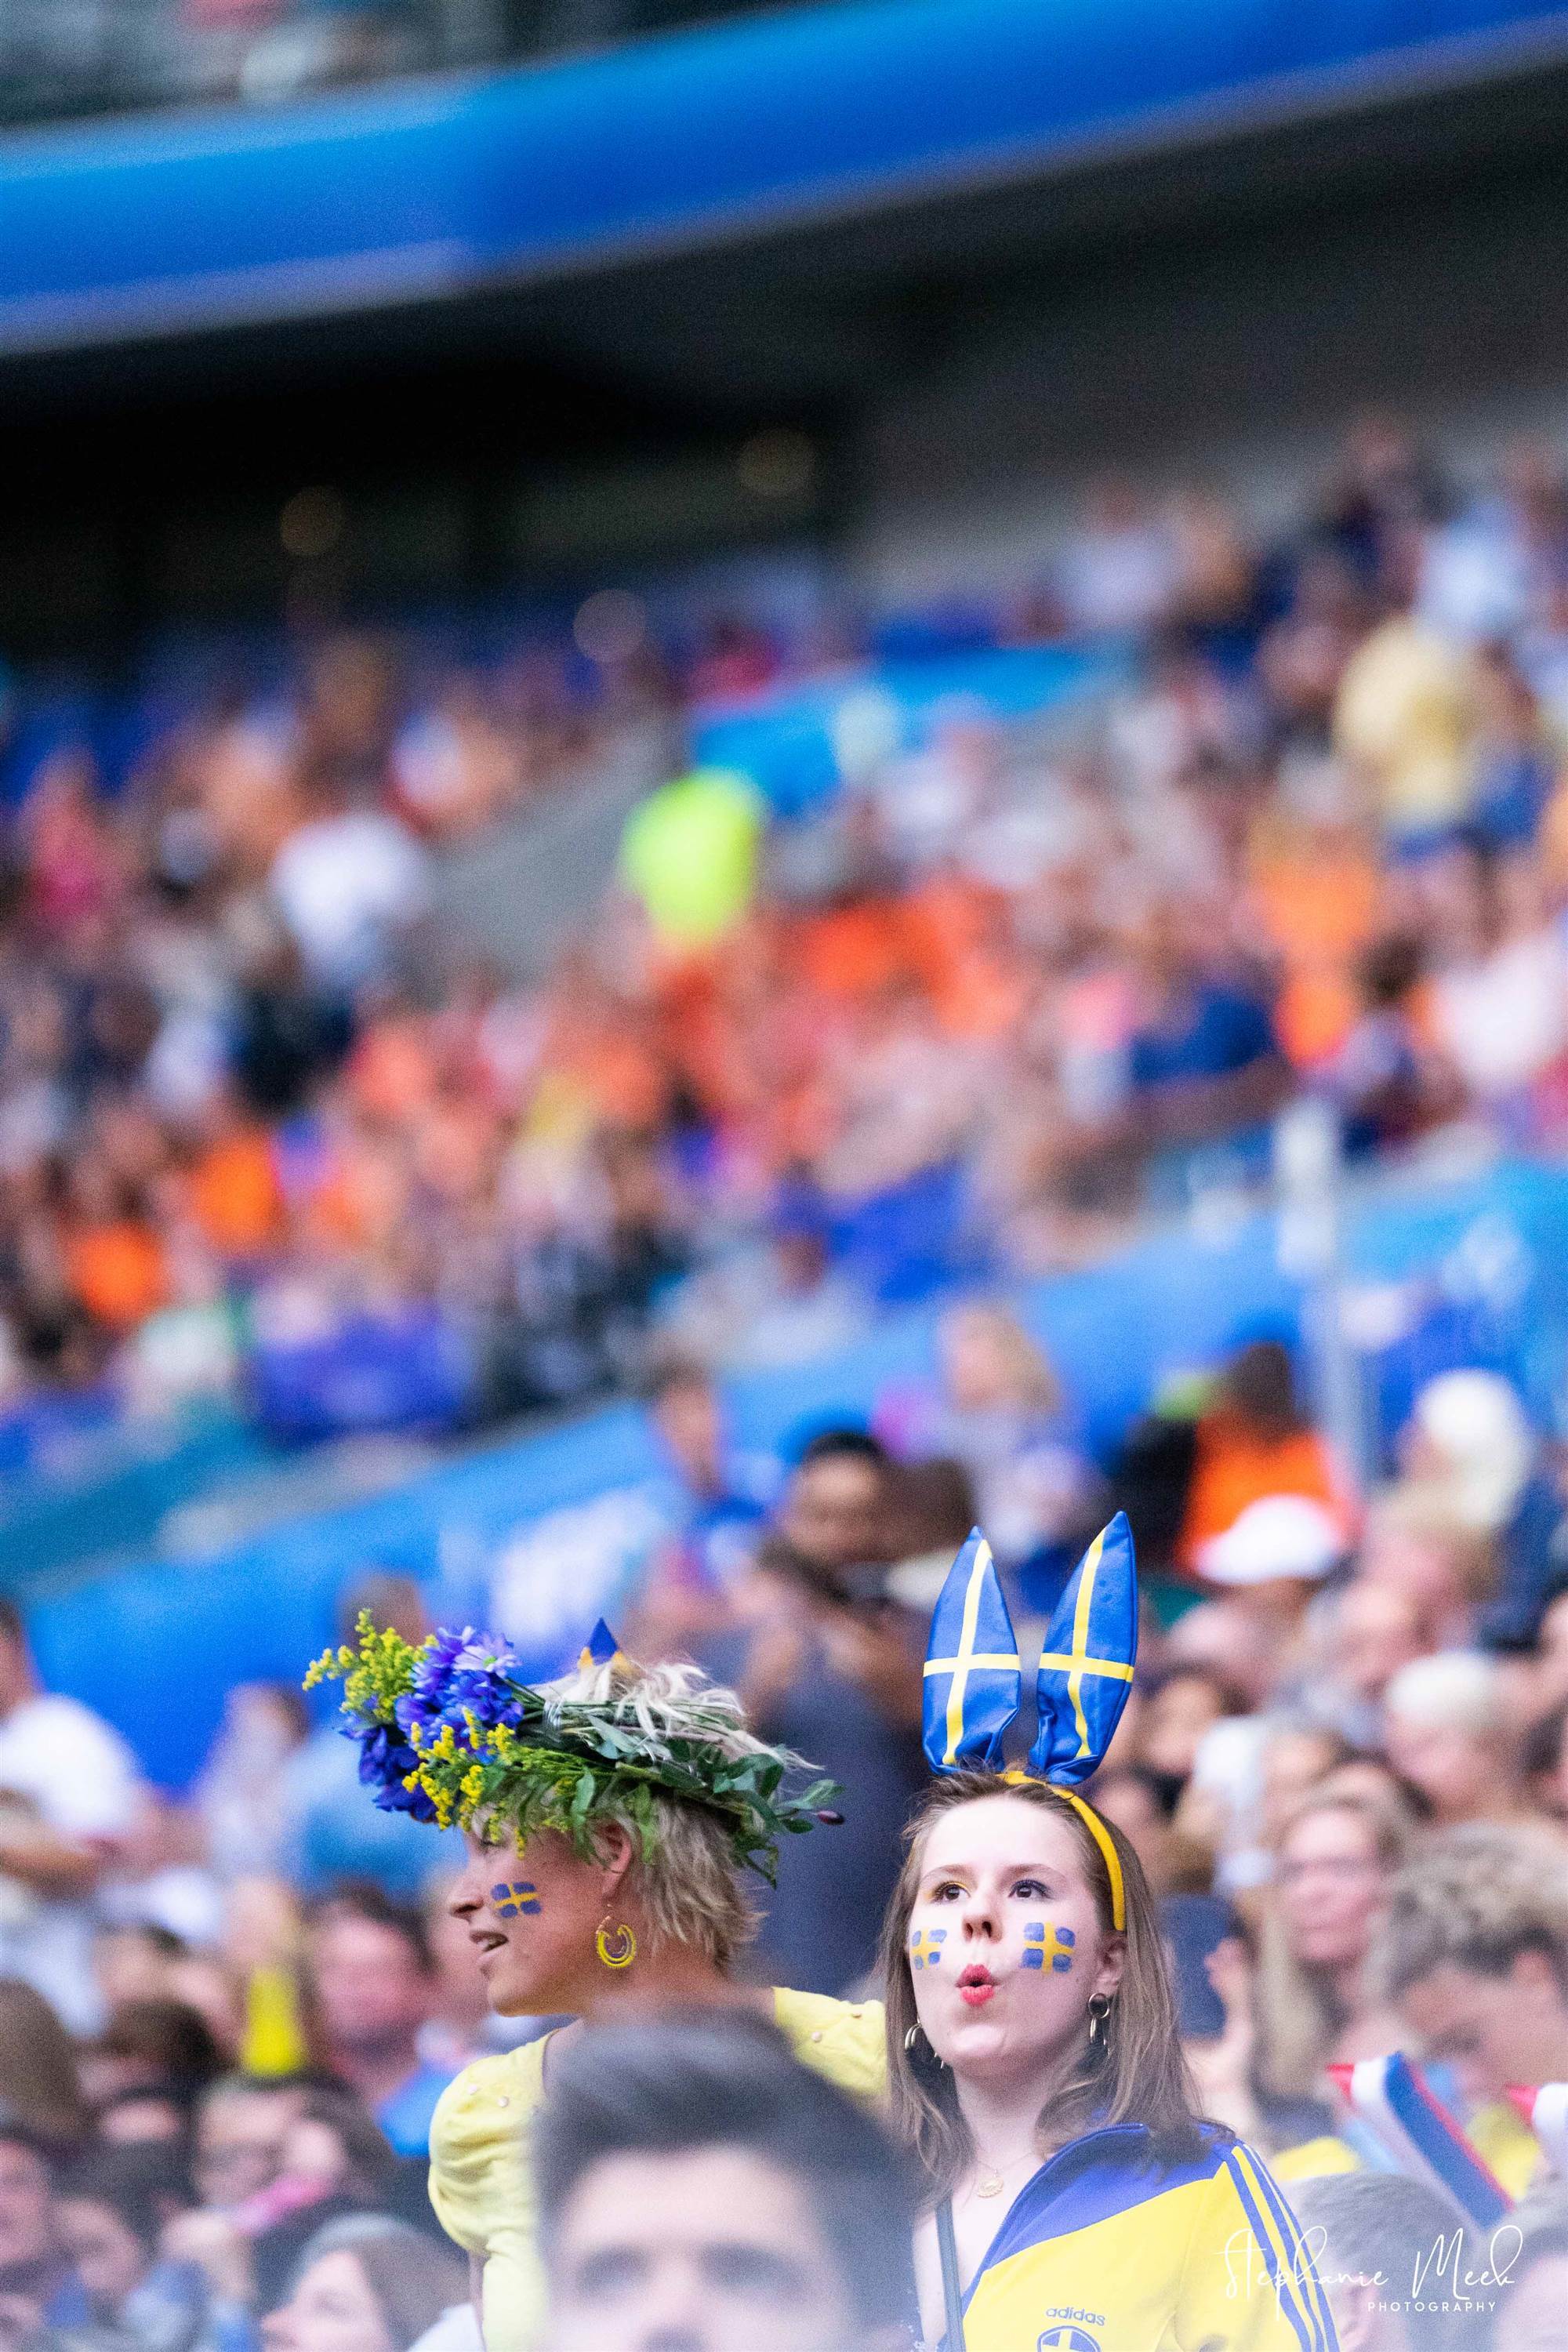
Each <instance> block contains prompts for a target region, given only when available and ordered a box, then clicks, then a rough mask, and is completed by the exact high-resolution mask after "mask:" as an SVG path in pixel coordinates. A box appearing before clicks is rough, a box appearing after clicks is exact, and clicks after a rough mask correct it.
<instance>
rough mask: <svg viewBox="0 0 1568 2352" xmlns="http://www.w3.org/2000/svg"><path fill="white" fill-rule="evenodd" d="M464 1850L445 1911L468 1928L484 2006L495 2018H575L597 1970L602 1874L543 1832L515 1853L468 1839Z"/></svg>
mask: <svg viewBox="0 0 1568 2352" xmlns="http://www.w3.org/2000/svg"><path fill="white" fill-rule="evenodd" d="M465 1843H466V1844H467V1847H468V1864H467V1866H466V1867H465V1869H464V1871H463V1873H462V1875H461V1876H460V1877H459V1878H458V1883H457V1885H455V1886H454V1887H453V1889H452V1894H451V1898H450V1903H451V1910H452V1914H453V1916H454V1917H455V1918H458V1919H460V1920H461V1921H462V1922H463V1924H464V1926H465V1927H467V1929H468V1935H469V1937H470V1938H471V1942H472V1948H473V1950H474V1952H475V1954H476V1955H477V1959H478V1966H479V1974H480V1975H481V1976H482V1977H483V1979H484V1980H485V1986H486V1990H487V1991H488V1993H489V2005H490V2007H491V2008H492V2009H493V2010H494V2011H496V2012H497V2013H498V2015H500V2016H501V2017H547V2016H560V2015H575V2014H576V2012H577V2011H579V2010H580V2009H581V2008H582V2006H583V1992H584V1981H585V1980H586V1981H588V1982H592V1975H591V1972H592V1971H593V1970H595V1969H598V1967H599V1962H598V1960H597V1958H595V1950H594V1937H595V1930H596V1929H597V1927H598V1926H599V1923H600V1921H601V1920H602V1919H603V1918H604V1916H605V1875H604V1872H603V1871H602V1870H600V1869H598V1868H597V1867H595V1864H592V1863H587V1862H584V1860H583V1859H582V1857H581V1856H580V1855H579V1854H577V1853H574V1851H573V1849H572V1847H571V1845H570V1844H569V1843H568V1842H567V1840H566V1839H565V1838H563V1837H557V1836H556V1835H554V1834H553V1832H548V1831H547V1832H543V1833H542V1835H540V1836H538V1837H533V1838H530V1839H529V1841H528V1843H527V1845H526V1846H525V1847H523V1848H521V1850H520V1849H519V1848H518V1847H517V1846H515V1845H512V1844H505V1843H503V1844H500V1845H487V1844H486V1843H484V1842H483V1840H482V1839H480V1838H479V1837H477V1836H475V1835H474V1834H473V1832H469V1833H468V1836H467V1837H466V1839H465ZM617 1916H619V1915H617Z"/></svg>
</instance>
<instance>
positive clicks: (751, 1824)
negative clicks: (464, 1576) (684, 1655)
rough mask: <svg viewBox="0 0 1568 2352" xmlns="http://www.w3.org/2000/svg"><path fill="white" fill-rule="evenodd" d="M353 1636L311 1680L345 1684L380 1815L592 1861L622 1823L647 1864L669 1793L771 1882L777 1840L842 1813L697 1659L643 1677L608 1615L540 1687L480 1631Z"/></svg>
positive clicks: (347, 1726) (328, 1655)
mask: <svg viewBox="0 0 1568 2352" xmlns="http://www.w3.org/2000/svg"><path fill="white" fill-rule="evenodd" d="M355 1633H356V1644H355V1646H354V1647H353V1648H350V1647H348V1646H347V1645H345V1646H344V1647H342V1648H341V1649H338V1650H328V1651H326V1652H324V1653H323V1654H322V1655H321V1657H319V1658H318V1659H317V1660H316V1661H315V1663H314V1664H313V1665H312V1666H311V1667H310V1672H309V1673H308V1674H307V1675H306V1677H305V1687H306V1689H307V1690H310V1689H311V1688H313V1687H314V1685H316V1684H318V1683H321V1682H341V1683H342V1685H343V1696H342V1713H343V1715H344V1716H345V1717H346V1718H347V1720H346V1721H345V1723H344V1724H343V1726H342V1728H343V1730H344V1732H345V1733H346V1734H347V1736H348V1737H349V1738H352V1739H357V1740H358V1742H359V1748H360V1762H359V1776H360V1779H361V1780H363V1782H364V1783H365V1785H366V1786H367V1787H368V1788H370V1789H371V1790H374V1796H375V1802H376V1803H377V1805H379V1806H380V1807H381V1809H382V1811H384V1812H394V1813H410V1814H412V1815H413V1817H414V1819H415V1820H416V1821H421V1822H434V1823H435V1824H436V1825H437V1827H438V1828H440V1829H450V1828H451V1827H452V1826H453V1824H454V1823H456V1824H457V1825H458V1827H459V1828H461V1829H472V1830H475V1831H477V1832H478V1833H479V1835H480V1836H482V1837H485V1838H487V1839H489V1840H490V1841H492V1842H495V1841H499V1840H500V1838H501V1837H503V1836H510V1837H514V1838H515V1839H516V1840H517V1842H518V1843H519V1844H520V1845H521V1844H523V1843H526V1841H527V1840H528V1839H529V1838H530V1837H532V1836H534V1835H536V1834H537V1833H538V1832H540V1831H542V1830H554V1831H556V1832H559V1833H560V1834H561V1835H563V1836H564V1837H567V1838H570V1840H571V1841H572V1843H573V1845H574V1847H575V1848H576V1850H577V1851H578V1853H582V1854H584V1855H589V1854H591V1853H592V1852H593V1849H594V1834H595V1830H596V1829H599V1828H601V1827H603V1826H604V1825H605V1824H606V1823H609V1822H616V1823H617V1824H619V1825H621V1826H623V1827H625V1828H627V1829H629V1830H631V1831H632V1832H634V1833H635V1834H636V1835H637V1838H638V1839H639V1841H640V1843H641V1846H642V1851H643V1855H644V1858H645V1860H646V1859H647V1857H648V1856H649V1855H651V1854H652V1853H653V1852H654V1850H655V1848H656V1846H657V1844H658V1814H657V1811H656V1809H655V1805H654V1799H655V1797H656V1796H658V1795H663V1796H666V1797H674V1798H677V1799H679V1801H682V1802H683V1803H686V1804H690V1805H700V1806H701V1807H702V1809H703V1810H704V1811H707V1812H710V1813H717V1814H718V1815H719V1816H720V1818H721V1820H722V1821H723V1822H724V1824H725V1826H726V1828H727V1830H728V1832H729V1836H730V1846H731V1853H733V1855H734V1858H735V1861H736V1862H737V1863H738V1864H740V1865H741V1866H742V1868H750V1869H752V1870H756V1871H758V1872H760V1873H761V1874H762V1875H763V1877H764V1878H765V1879H766V1880H767V1881H768V1882H769V1884H770V1885H772V1884H773V1875H774V1850H775V1848H776V1846H777V1844H778V1841H779V1838H780V1837H781V1836H782V1835H784V1834H786V1833H794V1832H801V1831H804V1830H808V1829H810V1828H811V1827H812V1825H813V1823H814V1822H818V1821H826V1822H837V1821H838V1820H839V1819H841V1816H840V1815H838V1814H837V1813H834V1812H830V1811H826V1810H824V1809H825V1807H826V1801H827V1800H828V1799H829V1798H830V1797H832V1796H835V1795H836V1794H837V1783H836V1782H834V1781H832V1780H816V1781H814V1782H813V1783H812V1784H811V1786H810V1787H809V1788H807V1789H805V1790H802V1791H801V1792H800V1793H799V1794H798V1795H790V1794H786V1793H785V1792H784V1786H783V1784H784V1778H785V1776H786V1774H788V1773H791V1772H794V1771H796V1770H801V1769H809V1768H807V1767H805V1765H804V1763H803V1759H801V1758H800V1757H798V1756H795V1755H794V1754H793V1753H792V1752H791V1751H790V1750H789V1749H788V1748H769V1747H766V1746H764V1745H763V1742H762V1741H761V1740H759V1739H754V1738H752V1735H751V1733H750V1732H749V1731H748V1730H747V1729H746V1727H745V1723H744V1719H743V1717H742V1713H741V1706H740V1701H739V1700H738V1699H737V1698H735V1696H733V1694H732V1693H731V1692H730V1691H727V1690H723V1689H721V1688H719V1687H717V1686H716V1685H712V1684H710V1683H708V1682H706V1681H705V1679H704V1678H703V1677H702V1676H701V1675H700V1674H699V1673H698V1670H697V1669H696V1668H695V1667H693V1666H668V1667H663V1668H660V1669H658V1670H656V1671H655V1673H654V1674H653V1675H646V1674H645V1673H644V1670H643V1669H642V1668H641V1667H639V1666H637V1665H634V1664H632V1663H631V1662H630V1661H629V1660H628V1659H626V1657H624V1656H623V1655H622V1654H621V1651H620V1649H619V1647H618V1646H617V1644H616V1638H615V1636H614V1634H613V1633H611V1632H610V1631H609V1628H608V1627H607V1626H606V1625H605V1622H604V1621H603V1620H602V1619H601V1620H600V1622H599V1623H598V1624H597V1625H596V1626H595V1629H594V1633H593V1636H592V1638H591V1639H590V1641H589V1643H588V1645H587V1647H586V1648H585V1649H584V1652H583V1654H582V1656H581V1658H580V1659H579V1661H578V1675H577V1676H576V1677H574V1678H573V1681H572V1682H571V1683H566V1684H556V1685H546V1686H544V1687H543V1688H542V1689H536V1688H535V1687H533V1685H531V1684H528V1683H525V1682H524V1681H522V1680H521V1676H520V1675H519V1673H518V1665H517V1659H516V1657H515V1655H514V1654H513V1653H512V1652H511V1651H510V1649H509V1648H508V1647H507V1645H506V1643H504V1642H500V1641H498V1640H496V1639H495V1638H494V1637H493V1636H492V1635H489V1634H485V1633H475V1632H474V1631H473V1629H472V1628H471V1627H465V1628H464V1630H463V1631H462V1632H461V1633H455V1632H442V1633H433V1634H431V1635H430V1637H429V1639H428V1640H427V1641H425V1642H422V1643H418V1644H416V1643H411V1642H405V1640H404V1639H403V1636H402V1635H401V1634H400V1633H393V1632H391V1631H390V1630H381V1629H378V1628H377V1626H376V1625H375V1623H374V1621H373V1620H372V1618H371V1617H370V1615H369V1614H368V1612H362V1614H361V1616H360V1620H359V1623H358V1625H357V1626H356V1628H355Z"/></svg>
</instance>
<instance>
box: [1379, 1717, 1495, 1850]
mask: <svg viewBox="0 0 1568 2352" xmlns="http://www.w3.org/2000/svg"><path fill="white" fill-rule="evenodd" d="M1384 1748H1385V1749H1386V1751H1387V1755H1388V1760H1389V1762H1390V1764H1392V1765H1393V1767H1394V1770H1395V1771H1396V1772H1397V1773H1399V1774H1400V1775H1401V1777H1402V1778H1403V1779H1405V1780H1408V1781H1409V1782H1410V1784H1411V1786H1412V1787H1413V1788H1416V1789H1419V1790H1420V1791H1421V1793H1422V1795H1423V1796H1424V1797H1425V1798H1426V1801H1427V1802H1428V1803H1429V1804H1430V1806H1431V1808H1432V1811H1433V1814H1434V1816H1435V1818H1436V1821H1437V1822H1439V1823H1444V1822H1464V1821H1469V1820H1472V1819H1474V1818H1475V1817H1476V1816H1478V1815H1479V1814H1484V1813H1485V1812H1486V1811H1488V1810H1489V1808H1491V1807H1492V1806H1494V1805H1495V1803H1496V1801H1497V1800H1498V1797H1499V1795H1500V1793H1501V1792H1502V1791H1503V1790H1506V1788H1507V1786H1508V1782H1509V1771H1508V1765H1507V1759H1506V1758H1505V1757H1504V1755H1503V1753H1502V1751H1501V1748H1500V1745H1499V1743H1498V1741H1497V1740H1495V1739H1492V1738H1487V1737H1485V1736H1484V1735H1483V1734H1481V1733H1480V1732H1478V1731H1471V1730H1467V1729H1466V1727H1464V1726H1463V1725H1462V1724H1458V1723H1433V1722H1429V1721H1427V1720H1426V1719H1424V1718H1422V1717H1411V1716H1404V1715H1395V1714H1391V1715H1390V1716H1389V1717H1388V1721H1387V1724H1386V1726H1385V1727H1384Z"/></svg>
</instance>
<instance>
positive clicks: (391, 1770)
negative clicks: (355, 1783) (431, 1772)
mask: <svg viewBox="0 0 1568 2352" xmlns="http://www.w3.org/2000/svg"><path fill="white" fill-rule="evenodd" d="M343 1729H344V1730H345V1731H346V1732H347V1733H348V1735H349V1737H350V1738H352V1739H357V1740H358V1741H359V1777H360V1780H362V1782H363V1785H364V1786H365V1787H366V1788H367V1789H369V1790H373V1791H374V1801H375V1804H376V1807H377V1810H378V1811H381V1812H384V1813H411V1814H412V1815H413V1817H414V1819H415V1820H416V1822H433V1821H434V1820H435V1818H436V1808H435V1806H434V1805H433V1804H432V1803H431V1802H430V1800H429V1798H428V1797H427V1796H426V1793H425V1791H424V1790H423V1789H420V1788H417V1787H416V1788H413V1789H408V1788H405V1786H404V1782H405V1780H406V1778H407V1776H408V1774H409V1773H411V1772H412V1771H413V1769H414V1768H415V1766H416V1763H417V1762H418V1760H419V1759H418V1758H417V1757H416V1755H415V1753H414V1750H413V1748H411V1747H410V1746H409V1745H408V1742H407V1741H406V1740H405V1739H395V1738H394V1737H393V1735H392V1733H391V1732H390V1731H389V1730H388V1728H387V1727H386V1726H385V1725H384V1724H382V1723H373V1724H371V1725H369V1726H368V1727H356V1726H355V1725H353V1724H352V1723H348V1724H345V1725H344V1726H343Z"/></svg>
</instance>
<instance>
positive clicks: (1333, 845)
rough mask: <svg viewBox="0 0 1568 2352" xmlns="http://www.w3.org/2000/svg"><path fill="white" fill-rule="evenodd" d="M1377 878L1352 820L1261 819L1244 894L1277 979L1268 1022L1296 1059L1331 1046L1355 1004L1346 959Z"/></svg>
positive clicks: (1363, 932)
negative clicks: (1271, 953) (1275, 958)
mask: <svg viewBox="0 0 1568 2352" xmlns="http://www.w3.org/2000/svg"><path fill="white" fill-rule="evenodd" d="M1381 897H1382V882H1381V878H1380V877H1379V874H1378V870H1377V866H1376V864H1375V862H1374V860H1373V856H1371V854H1370V851H1369V848H1368V845H1367V843H1366V840H1365V838H1364V836H1363V834H1362V831H1361V829H1360V827H1359V826H1356V825H1352V824H1344V823H1342V822H1341V821H1339V820H1337V819H1325V820H1321V821H1319V822H1317V823H1312V824H1304V825H1300V826H1294V825H1282V826H1278V827H1269V828H1268V830H1267V831H1266V833H1265V835H1264V837H1263V838H1261V839H1260V840H1258V842H1257V843H1255V845H1254V856H1253V872H1252V898H1253V904H1254V906H1255V908H1256V909H1257V913H1258V920H1259V923H1260V926H1261V929H1262V931H1263V936H1264V938H1265V939H1266V940H1268V942H1269V943H1270V945H1271V946H1272V947H1273V948H1274V949H1275V950H1277V952H1278V954H1279V960H1280V963H1281V965H1282V966H1283V979H1282V982H1281V985H1280V990H1279V997H1278V998H1277V1000H1276V1003H1275V1008H1274V1026H1275V1032H1276V1034H1277V1035H1278V1037H1279V1043H1280V1045H1281V1046H1282V1047H1283V1048H1284V1051H1285V1053H1286V1055H1288V1056H1289V1060H1290V1061H1291V1062H1292V1063H1293V1064H1294V1066H1296V1067H1297V1068H1298V1069H1304V1068H1310V1067H1312V1066H1315V1065H1317V1064H1320V1063H1322V1062H1324V1061H1326V1060H1327V1059H1328V1058H1329V1056H1330V1055H1332V1054H1334V1053H1335V1052H1337V1051H1338V1049H1339V1047H1340V1046H1341V1045H1342V1044H1343V1043H1344V1041H1345V1039H1346V1037H1347V1036H1348V1035H1349V1034H1350V1031H1351V1027H1352V1023H1353V1022H1354V1020H1355V1016H1356V1013H1357V1011H1358V1009H1359V1000H1358V994H1357V990H1356V984H1355V977H1354V968H1355V965H1356V962H1357V960H1358V959H1359V957H1360V956H1361V955H1362V953H1363V950H1365V948H1366V947H1367V945H1368V943H1369V941H1370V940H1372V938H1373V933H1374V931H1375V929H1376V927H1377V923H1378V919H1379V910H1380V900H1381Z"/></svg>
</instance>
